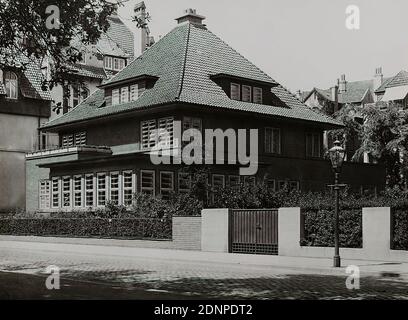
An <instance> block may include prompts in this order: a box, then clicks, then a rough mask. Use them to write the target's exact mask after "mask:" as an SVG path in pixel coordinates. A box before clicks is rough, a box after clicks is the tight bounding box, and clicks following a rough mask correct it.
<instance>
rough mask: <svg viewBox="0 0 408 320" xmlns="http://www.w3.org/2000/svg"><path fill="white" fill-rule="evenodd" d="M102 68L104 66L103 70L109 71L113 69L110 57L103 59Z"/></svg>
mask: <svg viewBox="0 0 408 320" xmlns="http://www.w3.org/2000/svg"><path fill="white" fill-rule="evenodd" d="M104 66H105V69H110V70H112V67H113V65H112V57H105V58H104Z"/></svg>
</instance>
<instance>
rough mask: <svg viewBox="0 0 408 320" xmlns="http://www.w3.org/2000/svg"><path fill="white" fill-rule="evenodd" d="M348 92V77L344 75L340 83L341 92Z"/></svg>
mask: <svg viewBox="0 0 408 320" xmlns="http://www.w3.org/2000/svg"><path fill="white" fill-rule="evenodd" d="M346 91H347V81H346V75H345V74H342V75H341V76H340V81H339V92H340V93H341V92H346Z"/></svg>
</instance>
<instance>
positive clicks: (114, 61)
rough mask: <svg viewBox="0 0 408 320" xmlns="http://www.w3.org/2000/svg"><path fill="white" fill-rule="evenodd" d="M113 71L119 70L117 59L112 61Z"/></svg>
mask: <svg viewBox="0 0 408 320" xmlns="http://www.w3.org/2000/svg"><path fill="white" fill-rule="evenodd" d="M113 70H120V69H119V59H118V58H114V59H113Z"/></svg>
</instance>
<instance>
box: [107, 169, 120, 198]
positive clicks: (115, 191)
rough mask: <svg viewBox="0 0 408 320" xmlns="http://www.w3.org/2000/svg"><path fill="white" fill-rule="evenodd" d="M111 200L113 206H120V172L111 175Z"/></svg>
mask: <svg viewBox="0 0 408 320" xmlns="http://www.w3.org/2000/svg"><path fill="white" fill-rule="evenodd" d="M109 190H110V200H111V201H112V203H113V204H115V205H118V204H119V172H111V174H110V188H109Z"/></svg>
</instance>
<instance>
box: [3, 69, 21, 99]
mask: <svg viewBox="0 0 408 320" xmlns="http://www.w3.org/2000/svg"><path fill="white" fill-rule="evenodd" d="M4 84H5V87H6V95H7V98H9V99H17V96H18V94H17V92H18V86H17V75H16V74H15V73H14V72H11V71H6V72H5V73H4Z"/></svg>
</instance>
